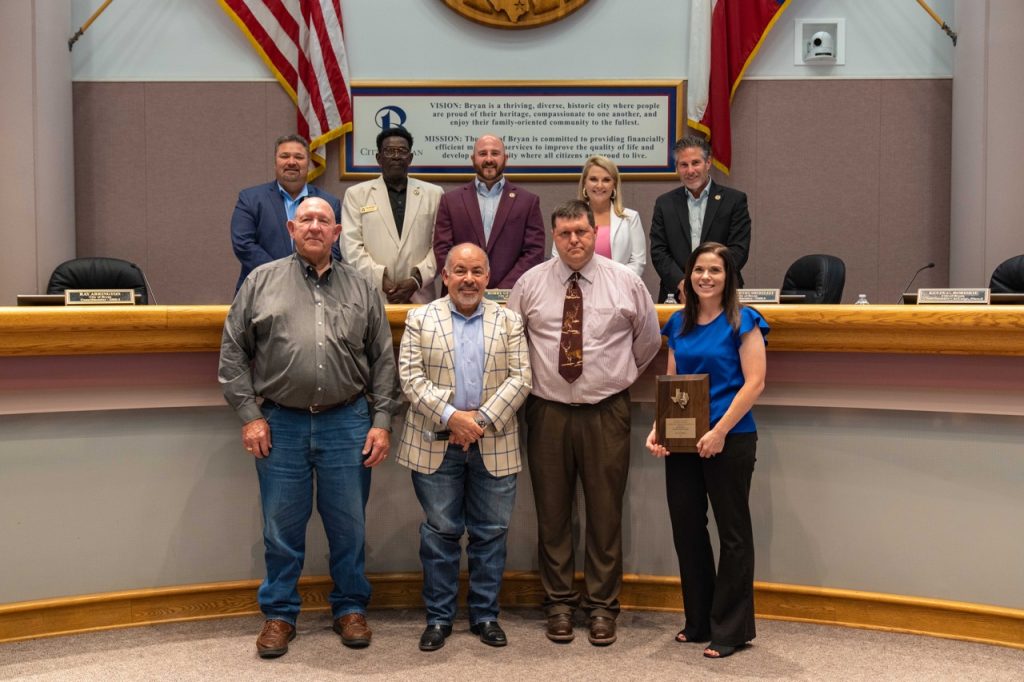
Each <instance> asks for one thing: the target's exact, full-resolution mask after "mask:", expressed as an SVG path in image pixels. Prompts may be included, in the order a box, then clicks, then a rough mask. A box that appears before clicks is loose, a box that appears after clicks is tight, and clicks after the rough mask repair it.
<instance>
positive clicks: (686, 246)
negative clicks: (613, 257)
mask: <svg viewBox="0 0 1024 682" xmlns="http://www.w3.org/2000/svg"><path fill="white" fill-rule="evenodd" d="M674 151H675V156H676V171H677V172H678V173H679V180H680V181H681V182H682V186H681V187H679V188H677V189H674V190H672V191H671V192H668V193H666V194H662V195H661V196H660V197H658V198H657V200H656V201H655V202H654V216H653V217H652V218H651V263H652V264H653V265H654V269H655V271H656V272H657V273H658V277H659V278H661V290H660V291H659V292H658V302H659V303H662V302H664V300H665V297H666V296H667V295H668V294H670V293H671V294H673V295H674V296H675V297H676V298H677V299H678V300H680V301H681V300H682V298H681V296H680V294H679V289H680V286H679V285H680V283H681V282H682V281H683V278H684V277H685V275H684V273H683V268H684V267H685V266H686V261H687V260H688V259H689V258H690V253H692V251H693V249H695V248H696V247H697V246H699V245H700V244H703V243H704V242H718V243H720V244H725V245H726V246H728V247H729V251H730V252H731V253H732V255H733V258H734V259H735V260H736V273H737V275H738V276H739V284H740V286H741V287H742V286H743V275H741V274H739V273H740V270H741V269H742V268H743V266H744V265H746V263H747V256H748V254H749V253H750V213H749V211H748V210H747V195H746V194H744V193H743V192H740V191H739V190H735V189H732V188H730V187H725V186H724V185H719V184H718V183H717V182H715V181H714V180H712V179H711V146H710V145H709V144H708V143H707V141H706V140H705V139H704V138H702V137H698V136H696V135H691V136H688V137H684V138H683V139H681V140H679V142H677V143H676V145H675V148H674Z"/></svg>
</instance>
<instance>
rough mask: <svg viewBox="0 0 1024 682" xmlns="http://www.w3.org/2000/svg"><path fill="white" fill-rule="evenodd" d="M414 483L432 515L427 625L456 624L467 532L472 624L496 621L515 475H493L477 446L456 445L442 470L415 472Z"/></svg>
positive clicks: (426, 557)
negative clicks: (429, 472) (465, 534)
mask: <svg viewBox="0 0 1024 682" xmlns="http://www.w3.org/2000/svg"><path fill="white" fill-rule="evenodd" d="M412 484H413V487H414V488H415V489H416V497H417V498H419V501H420V505H421V506H422V507H423V511H424V512H425V513H426V516H427V519H426V521H424V522H423V523H422V524H420V561H421V562H422V563H423V601H424V603H425V604H426V606H427V625H451V624H452V621H454V620H455V604H456V598H457V596H458V593H459V559H460V558H461V556H462V547H461V546H460V544H459V541H460V540H461V539H462V534H463V532H464V531H468V533H469V544H468V545H467V547H466V555H467V556H468V557H469V595H468V602H469V622H470V623H471V624H473V625H476V624H477V623H482V622H484V621H488V620H497V619H498V592H499V591H500V590H501V576H502V573H504V571H505V538H506V536H507V535H508V524H509V520H510V519H511V518H512V507H513V506H514V505H515V501H516V474H509V475H508V476H498V477H495V476H492V475H491V474H490V472H488V471H487V467H485V466H484V463H483V462H482V461H481V459H480V450H479V449H478V448H477V446H476V445H472V446H470V448H469V451H468V452H463V451H462V447H461V446H456V445H452V446H449V447H448V450H447V452H445V455H444V461H443V462H442V463H441V466H440V467H438V469H437V471H435V472H434V473H432V474H421V473H419V472H417V471H414V472H412Z"/></svg>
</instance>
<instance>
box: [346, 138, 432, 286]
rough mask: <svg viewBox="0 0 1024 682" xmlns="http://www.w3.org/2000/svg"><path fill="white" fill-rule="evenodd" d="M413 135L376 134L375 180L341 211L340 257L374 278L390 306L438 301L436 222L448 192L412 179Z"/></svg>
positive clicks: (352, 191) (355, 190)
mask: <svg viewBox="0 0 1024 682" xmlns="http://www.w3.org/2000/svg"><path fill="white" fill-rule="evenodd" d="M411 162H412V135H411V134H410V133H409V131H407V130H406V129H405V128H388V129H387V130H383V131H381V133H380V134H379V135H377V164H378V165H379V166H380V170H381V175H380V177H378V178H376V179H375V180H369V181H367V182H361V183H359V184H358V185H353V186H352V187H349V188H348V190H347V191H346V192H345V198H344V201H343V202H342V207H341V226H342V232H341V253H342V257H343V258H344V260H345V262H346V263H348V264H349V265H351V266H353V267H354V268H355V269H356V270H358V271H359V272H361V273H363V274H364V275H366V276H367V277H369V278H370V279H371V280H372V281H373V282H375V283H376V284H377V286H378V287H380V289H381V290H382V291H383V292H384V296H385V298H387V302H388V303H427V302H429V301H432V300H434V298H436V293H435V289H436V287H435V285H434V276H435V274H436V273H437V265H436V262H435V260H434V251H433V244H434V219H435V217H436V216H437V205H438V202H440V200H441V195H442V194H443V193H444V192H443V190H442V189H441V188H440V187H438V186H437V185H432V184H430V183H429V182H421V181H419V180H416V179H415V178H410V177H409V164H410V163H411Z"/></svg>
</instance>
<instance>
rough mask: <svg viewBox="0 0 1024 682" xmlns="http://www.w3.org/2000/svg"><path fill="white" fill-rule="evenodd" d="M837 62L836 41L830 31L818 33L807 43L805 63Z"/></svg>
mask: <svg viewBox="0 0 1024 682" xmlns="http://www.w3.org/2000/svg"><path fill="white" fill-rule="evenodd" d="M835 60H836V41H835V38H833V37H832V34H831V33H829V32H828V31H818V32H817V33H815V34H814V35H812V36H811V39H810V40H808V41H807V49H806V50H805V51H804V61H805V62H834V61H835Z"/></svg>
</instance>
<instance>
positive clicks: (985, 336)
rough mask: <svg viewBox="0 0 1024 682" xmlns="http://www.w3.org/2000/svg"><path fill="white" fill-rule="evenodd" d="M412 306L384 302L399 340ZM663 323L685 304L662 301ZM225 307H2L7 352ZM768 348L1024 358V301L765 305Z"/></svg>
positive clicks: (202, 321) (181, 322)
mask: <svg viewBox="0 0 1024 682" xmlns="http://www.w3.org/2000/svg"><path fill="white" fill-rule="evenodd" d="M411 307H412V306H410V305H393V306H392V305H389V306H387V316H388V323H389V324H390V325H391V333H392V336H393V337H394V342H395V345H397V344H398V341H399V339H401V336H402V331H403V329H404V327H405V317H406V314H407V313H408V311H409V309H410V308H411ZM656 307H657V310H658V319H659V321H660V322H661V323H662V324H664V323H665V321H666V320H668V318H669V316H670V315H671V314H672V313H673V312H675V311H676V310H677V309H678V308H677V307H676V306H665V305H659V306H656ZM227 310H228V307H227V306H131V307H105V306H97V307H95V308H9V307H8V308H3V307H0V356H26V355H30V356H31V355H35V356H45V355H108V354H124V353H168V352H174V353H183V352H184V353H189V352H211V351H212V352H217V351H219V350H220V338H221V330H222V328H223V326H224V317H225V316H226V315H227ZM759 310H760V311H761V313H762V314H763V315H764V317H765V319H767V321H768V324H770V325H771V327H772V332H771V337H770V343H769V344H768V349H769V351H771V352H777V351H809V352H844V353H920V354H940V355H1014V356H1024V306H1017V305H997V306H970V305H949V306H910V305H873V306H852V305H770V306H769V305H765V306H761V307H760V308H759Z"/></svg>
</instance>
